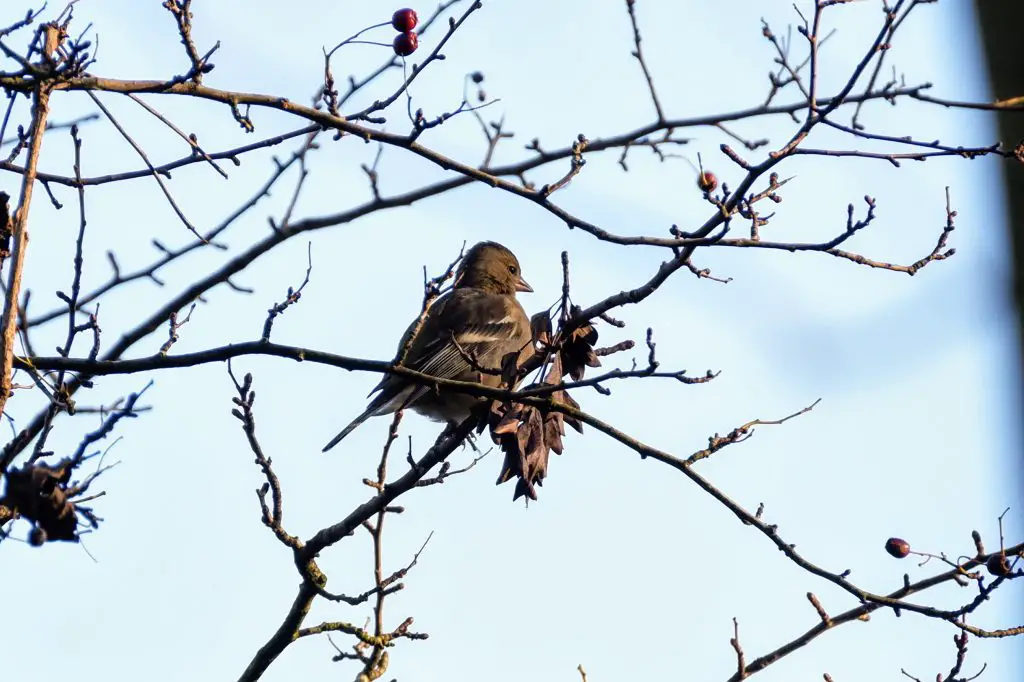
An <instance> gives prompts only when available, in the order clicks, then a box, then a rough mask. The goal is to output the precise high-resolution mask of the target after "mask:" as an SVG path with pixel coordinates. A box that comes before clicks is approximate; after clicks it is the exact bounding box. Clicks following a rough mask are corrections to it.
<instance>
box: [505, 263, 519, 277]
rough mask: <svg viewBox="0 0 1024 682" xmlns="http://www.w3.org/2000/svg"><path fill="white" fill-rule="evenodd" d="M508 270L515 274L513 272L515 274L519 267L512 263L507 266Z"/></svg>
mask: <svg viewBox="0 0 1024 682" xmlns="http://www.w3.org/2000/svg"><path fill="white" fill-rule="evenodd" d="M508 271H509V272H510V273H511V274H513V275H515V274H517V273H518V272H519V268H517V267H516V266H514V265H510V266H508Z"/></svg>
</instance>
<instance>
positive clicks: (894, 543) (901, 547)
mask: <svg viewBox="0 0 1024 682" xmlns="http://www.w3.org/2000/svg"><path fill="white" fill-rule="evenodd" d="M885 551H886V552H888V553H889V554H890V555H892V556H894V557H896V558H897V559H903V558H905V557H906V556H907V555H908V554H910V543H909V542H907V541H906V540H904V539H903V538H889V539H888V540H886V541H885Z"/></svg>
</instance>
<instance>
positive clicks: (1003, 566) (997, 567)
mask: <svg viewBox="0 0 1024 682" xmlns="http://www.w3.org/2000/svg"><path fill="white" fill-rule="evenodd" d="M986 567H987V568H988V572H989V573H991V574H992V575H994V576H996V577H997V578H1003V577H1006V576H1008V575H1010V562H1009V560H1008V559H1007V558H1006V555H1005V554H1003V553H1002V552H1000V553H999V554H993V555H992V556H990V557H989V558H988V563H987V564H986Z"/></svg>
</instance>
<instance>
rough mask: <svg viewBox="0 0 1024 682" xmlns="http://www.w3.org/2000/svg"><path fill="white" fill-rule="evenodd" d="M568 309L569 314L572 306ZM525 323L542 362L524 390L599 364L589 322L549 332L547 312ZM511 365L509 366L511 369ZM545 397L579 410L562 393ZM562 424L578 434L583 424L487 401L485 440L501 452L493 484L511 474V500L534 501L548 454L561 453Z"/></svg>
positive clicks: (545, 412) (547, 412)
mask: <svg viewBox="0 0 1024 682" xmlns="http://www.w3.org/2000/svg"><path fill="white" fill-rule="evenodd" d="M572 312H573V314H575V312H576V310H575V309H574V310H573V311H572ZM568 319H570V316H564V317H563V320H562V323H563V324H564V323H565V322H566V321H567V320H568ZM531 326H532V328H533V343H534V346H535V348H536V349H537V354H536V356H534V357H535V358H539V359H542V360H543V365H542V367H543V378H542V379H541V381H540V383H534V384H531V385H530V386H528V387H527V388H537V387H541V386H557V385H559V384H561V383H563V378H564V377H565V376H566V375H568V376H569V377H571V378H572V379H573V380H574V381H579V380H581V379H582V378H583V374H584V372H585V371H586V368H587V367H599V366H600V365H601V361H600V360H599V359H598V357H597V355H596V354H595V353H594V344H595V343H597V330H596V329H594V327H593V325H591V324H586V325H584V326H582V327H580V328H578V329H573V330H572V331H571V332H568V333H563V332H562V330H561V329H560V330H559V332H558V333H557V334H554V335H552V333H551V318H550V316H549V315H548V313H547V312H542V313H538V314H537V315H534V317H533V319H532V320H531ZM515 369H516V368H515V367H513V368H512V370H513V371H514V370H515ZM507 378H508V379H512V378H513V377H512V376H508V377H507ZM508 385H514V381H509V382H508ZM547 398H548V400H549V401H550V402H551V403H552V404H555V403H560V404H562V405H567V406H569V407H572V408H577V409H578V408H579V403H577V402H576V401H575V400H574V399H573V397H572V396H570V395H569V394H568V393H567V392H566V391H553V392H551V393H549V394H547ZM566 423H568V424H569V426H571V427H572V428H574V429H576V431H578V432H580V433H582V432H583V424H582V423H581V422H580V421H579V420H578V419H575V418H574V417H571V416H568V415H565V414H562V413H561V412H556V411H554V410H552V409H549V408H547V407H544V406H535V405H523V404H519V403H512V402H509V401H505V402H499V401H494V402H492V403H491V408H490V412H489V414H488V425H489V426H490V431H491V438H492V439H493V440H494V442H495V443H496V444H497V445H498V446H499V447H500V448H501V450H502V452H503V453H504V455H505V461H504V463H503V464H502V467H501V473H500V474H499V475H498V481H497V483H498V484H499V485H500V484H502V483H505V482H506V481H509V480H511V479H512V478H515V479H517V480H516V487H515V491H514V493H513V496H512V499H513V500H517V499H519V498H520V497H523V496H526V497H527V498H528V499H531V500H536V499H537V490H536V486H540V485H542V484H543V482H544V477H545V476H547V468H548V458H549V457H550V455H551V452H552V451H554V452H555V453H556V454H559V455H560V454H562V450H563V446H562V437H563V436H564V435H565V424H566Z"/></svg>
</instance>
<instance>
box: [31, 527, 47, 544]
mask: <svg viewBox="0 0 1024 682" xmlns="http://www.w3.org/2000/svg"><path fill="white" fill-rule="evenodd" d="M45 542H46V531H45V530H43V529H42V528H40V527H39V526H35V527H34V528H32V530H31V531H29V533H28V544H30V545H32V546H33V547H41V546H42V545H43V544H44V543H45Z"/></svg>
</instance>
